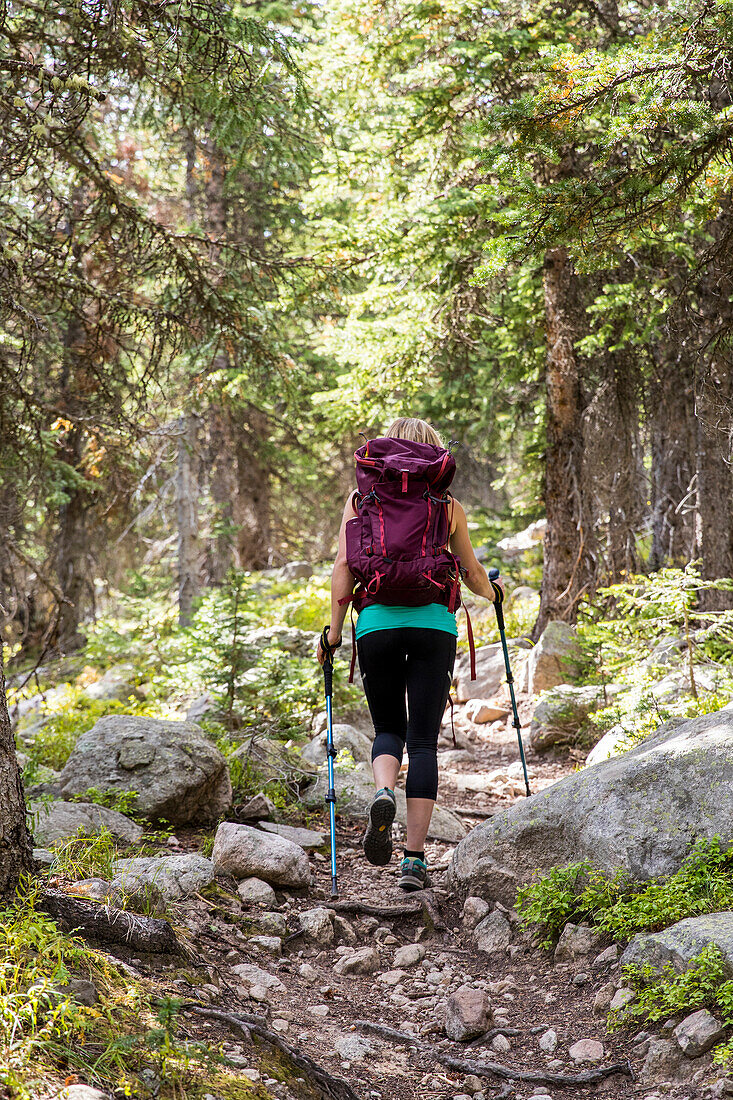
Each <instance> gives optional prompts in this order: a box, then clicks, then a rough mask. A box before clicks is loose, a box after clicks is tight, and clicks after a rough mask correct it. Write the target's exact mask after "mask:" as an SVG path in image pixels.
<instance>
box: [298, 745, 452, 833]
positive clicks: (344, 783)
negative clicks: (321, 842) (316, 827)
mask: <svg viewBox="0 0 733 1100" xmlns="http://www.w3.org/2000/svg"><path fill="white" fill-rule="evenodd" d="M334 779H335V785H336V808H337V810H338V813H339V814H343V815H344V816H345V817H350V818H356V819H362V818H364V817H365V816H366V812H367V807H368V806H369V803H370V802H371V800H372V799H373V798H374V792H375V786H374V778H373V776H372V769H371V767H370V766H369V765H368V764H356V765H355V766H349V765H348V764H346V763H337V764H336V765H335V767H334ZM327 790H328V769H327V766H326V765H323V767H321V768H319V771H318V781H317V783H315V784H314V786H312V787H309V788H308V790H307V791H305V792H304V793H303V794H302V795H301V798H302V801H303V803H304V805H305V806H307V807H309V808H310V807H313V808H319V809H320V808H321V807H322V806H323V804H324V802H323V800H324V796H325V794H326V792H327ZM395 795H396V798H397V815H396V820H397V821H399V822H400V823H401V824H402V825H406V824H407V799H406V798H405V792H404V791H403V790H401V789H399V788H398V789H397V790H396V791H395ZM465 835H466V826H465V825H464V824H463V822H462V821H461V819H460V818H459V817H458V816H457V815H456V814H454V813H451V811H450V810H446V809H443V807H442V806H436V807H435V809H434V810H433V816H432V818H431V819H430V828H429V829H428V836H429V837H430V838H431V839H433V840H443V841H448V842H451V843H455V842H456V841H458V840H460V839H461V838H462V837H464V836H465Z"/></svg>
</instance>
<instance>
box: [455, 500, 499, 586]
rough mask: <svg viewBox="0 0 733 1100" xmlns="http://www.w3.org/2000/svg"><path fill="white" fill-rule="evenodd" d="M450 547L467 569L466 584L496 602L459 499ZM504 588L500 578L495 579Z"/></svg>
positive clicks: (495, 582)
mask: <svg viewBox="0 0 733 1100" xmlns="http://www.w3.org/2000/svg"><path fill="white" fill-rule="evenodd" d="M450 548H451V550H452V551H453V553H454V554H455V555H456V557H458V559H459V560H460V563H461V566H462V568H463V569H465V570H466V584H467V585H468V587H469V588H470V589H471V591H472V592H475V593H476V595H477V596H485V597H486V599H487V600H491V602H492V603H493V602H494V589H493V588H492V587H491V581H490V580H489V577H488V574H487V572H486V570H485V569H484V567H483V565H482V564H481V562H480V561H479V560H478V558H477V557H476V555H475V553H474V551H473V546H471V536H470V535H469V533H468V523H467V522H466V513H465V512H464V510H463V506H462V505H461V504H459V503H458V501H457V500H455V498H454V500H453V524H452V527H451V536H450ZM494 584H498V585H499V587H500V588H501V589H502V591H503V590H504V586H503V585H502V583H501V581H500V580H496V581H494Z"/></svg>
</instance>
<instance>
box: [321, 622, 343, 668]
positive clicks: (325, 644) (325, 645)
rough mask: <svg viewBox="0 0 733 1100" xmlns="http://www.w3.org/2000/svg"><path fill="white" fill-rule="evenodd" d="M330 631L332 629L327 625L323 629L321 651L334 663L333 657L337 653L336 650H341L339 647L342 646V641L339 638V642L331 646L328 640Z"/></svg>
mask: <svg viewBox="0 0 733 1100" xmlns="http://www.w3.org/2000/svg"><path fill="white" fill-rule="evenodd" d="M330 629H331V627H330V626H329V625H326V626H324V628H323V633H322V634H321V649H322V650H323V652H324V653H325V654H326V656H327V657H328V659H329V660H330V661H333V655H334V653H335V652H336V650H337V649H338V648H339V646H340V645H341V639H340V638H339V640H338V641H337V642H334V643H333V645H331V643H330V642H329V640H328V632H329V630H330Z"/></svg>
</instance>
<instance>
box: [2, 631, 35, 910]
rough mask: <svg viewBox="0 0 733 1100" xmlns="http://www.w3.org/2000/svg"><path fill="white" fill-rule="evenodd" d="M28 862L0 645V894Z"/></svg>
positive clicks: (7, 891)
mask: <svg viewBox="0 0 733 1100" xmlns="http://www.w3.org/2000/svg"><path fill="white" fill-rule="evenodd" d="M32 866H33V849H32V846H31V837H30V833H29V832H28V828H27V826H26V820H25V797H24V794H23V779H22V776H21V774H20V768H19V767H18V761H17V759H16V756H15V739H14V737H13V731H12V729H11V727H10V716H9V715H8V704H7V699H6V697H5V673H4V670H3V655H2V646H0V898H5V897H8V895H10V894H12V893H13V891H14V890H15V888H16V886H17V885H18V882H19V880H20V876H21V875H23V874H29V873H30V872H31V870H32Z"/></svg>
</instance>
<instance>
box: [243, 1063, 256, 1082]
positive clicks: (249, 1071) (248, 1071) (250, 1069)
mask: <svg viewBox="0 0 733 1100" xmlns="http://www.w3.org/2000/svg"><path fill="white" fill-rule="evenodd" d="M242 1073H243V1075H244V1076H245V1077H249V1079H250V1081H254V1082H257V1081H259V1079H260V1071H259V1070H258V1069H255V1068H254V1066H246V1067H245V1068H244V1069H243V1070H242Z"/></svg>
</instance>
